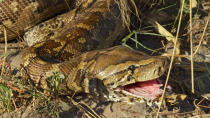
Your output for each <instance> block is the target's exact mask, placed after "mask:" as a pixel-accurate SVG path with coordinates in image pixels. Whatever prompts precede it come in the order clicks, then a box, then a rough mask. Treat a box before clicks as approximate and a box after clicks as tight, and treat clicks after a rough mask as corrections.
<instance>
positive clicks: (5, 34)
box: [1, 27, 7, 76]
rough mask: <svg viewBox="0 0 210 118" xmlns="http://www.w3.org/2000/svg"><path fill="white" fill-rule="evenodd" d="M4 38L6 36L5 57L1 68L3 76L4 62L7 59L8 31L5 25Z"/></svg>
mask: <svg viewBox="0 0 210 118" xmlns="http://www.w3.org/2000/svg"><path fill="white" fill-rule="evenodd" d="M4 38H5V47H4V58H3V63H2V68H1V76H2V75H3V73H4V64H5V61H6V53H7V31H6V28H5V27H4Z"/></svg>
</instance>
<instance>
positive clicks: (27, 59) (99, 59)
mask: <svg viewBox="0 0 210 118" xmlns="http://www.w3.org/2000/svg"><path fill="white" fill-rule="evenodd" d="M23 1H24V0H23ZM25 1H27V0H25ZM47 1H48V2H49V1H50V0H47ZM48 2H47V3H48ZM35 3H39V1H35ZM2 4H3V3H2ZM4 4H6V2H5V3H4ZM74 4H76V6H78V7H77V8H75V9H73V10H72V11H70V12H67V13H65V14H64V15H62V16H61V17H63V18H67V19H68V18H70V19H71V20H70V22H68V23H66V24H65V25H64V26H63V27H62V30H60V31H59V33H57V34H59V35H57V34H56V35H57V36H55V37H54V38H49V39H47V40H46V41H41V42H38V43H35V44H34V45H32V46H31V47H29V48H27V49H26V51H25V52H24V56H23V60H24V62H23V66H24V70H25V71H26V74H27V75H29V77H30V78H31V80H32V81H33V82H34V83H35V84H36V85H39V86H40V87H41V88H43V89H45V90H49V84H50V82H49V81H48V79H47V78H49V77H51V75H52V74H53V73H54V72H55V71H56V72H60V73H62V74H64V76H65V81H64V82H63V81H62V82H63V83H62V82H61V83H62V84H61V85H60V87H61V91H63V93H64V94H65V93H69V90H71V91H73V92H86V93H93V92H94V93H103V94H105V95H106V96H107V97H109V98H110V99H115V97H116V95H115V93H113V90H114V89H117V88H118V87H119V86H121V87H122V86H125V85H128V84H132V83H136V82H142V81H148V80H153V79H156V78H158V77H160V76H161V75H162V74H163V73H164V71H165V68H166V65H167V59H166V58H165V57H161V56H159V57H150V56H148V55H146V54H144V53H141V52H137V51H132V50H130V49H128V48H126V47H122V46H117V47H113V48H108V47H110V46H111V45H112V42H113V41H114V40H115V39H117V36H118V35H120V34H121V33H123V32H125V29H126V28H125V27H123V25H122V24H123V23H122V20H121V17H120V11H119V8H118V6H117V4H116V3H115V0H84V1H83V2H81V4H79V5H77V4H78V3H77V2H76V3H74ZM48 6H50V5H48ZM0 13H1V12H0ZM72 14H73V15H72ZM65 16H66V17H65ZM35 18H36V17H35ZM1 19H3V18H1ZM6 21H7V20H4V22H3V23H4V25H6V23H5V22H6ZM46 22H50V21H46ZM15 23H19V22H18V20H17V21H15V22H14V24H15ZM36 23H37V22H36ZM36 23H35V24H36ZM33 25H34V24H33ZM31 26H32V25H31V24H30V25H29V27H31ZM20 31H21V30H20ZM104 48H108V49H104ZM93 49H101V50H95V51H91V52H87V51H90V50H93ZM84 52H87V53H84ZM121 94H122V93H121ZM120 96H122V95H120Z"/></svg>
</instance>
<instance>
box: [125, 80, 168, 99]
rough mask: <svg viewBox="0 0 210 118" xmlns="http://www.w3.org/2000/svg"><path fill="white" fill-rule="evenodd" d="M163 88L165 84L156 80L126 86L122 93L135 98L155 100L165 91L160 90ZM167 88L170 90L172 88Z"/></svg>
mask: <svg viewBox="0 0 210 118" xmlns="http://www.w3.org/2000/svg"><path fill="white" fill-rule="evenodd" d="M162 86H163V84H162V83H161V81H160V80H159V79H154V80H149V81H145V82H136V83H133V84H129V85H126V86H124V87H123V88H122V92H123V93H125V94H129V95H132V96H135V97H143V98H146V99H151V100H153V99H155V98H157V97H159V96H160V95H161V94H162V92H163V89H161V88H160V87H162ZM167 88H169V89H170V86H168V87H167Z"/></svg>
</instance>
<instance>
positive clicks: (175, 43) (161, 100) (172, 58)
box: [156, 0, 185, 118]
mask: <svg viewBox="0 0 210 118" xmlns="http://www.w3.org/2000/svg"><path fill="white" fill-rule="evenodd" d="M184 2H185V0H183V1H182V4H181V5H182V6H181V14H180V17H179V24H178V28H177V33H176V38H175V41H174V48H173V53H172V57H171V62H170V65H169V70H168V73H167V78H166V82H165V85H164V89H163V94H162V96H161V99H160V105H159V107H158V111H157V115H156V118H158V116H159V112H160V108H161V105H162V102H163V97H164V95H165V91H166V88H167V84H168V80H169V76H170V73H171V68H172V64H173V60H174V54H175V50H176V45H177V39H178V36H179V30H180V25H181V21H182V13H183V8H184Z"/></svg>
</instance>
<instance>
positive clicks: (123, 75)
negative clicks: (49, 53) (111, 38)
mask: <svg viewBox="0 0 210 118" xmlns="http://www.w3.org/2000/svg"><path fill="white" fill-rule="evenodd" d="M76 60H80V63H79V64H78V65H77V66H76V68H75V71H74V72H73V71H72V72H71V73H70V74H69V77H71V82H70V81H69V82H68V86H69V87H70V89H75V88H76V89H77V90H78V92H86V93H91V94H96V93H99V94H100V93H102V94H104V95H105V96H106V97H107V98H109V99H111V100H115V101H116V100H121V98H122V96H128V95H129V96H132V97H134V98H135V97H140V95H141V97H142V96H143V97H144V98H148V99H155V98H156V97H157V96H158V95H159V94H161V93H162V90H160V89H159V88H160V86H162V84H161V82H160V80H157V78H158V77H160V76H162V75H163V73H164V72H165V70H166V68H167V66H168V63H167V58H166V57H162V56H149V55H147V54H145V53H142V52H140V51H134V50H131V49H129V48H126V47H123V46H116V47H113V48H109V49H104V50H97V51H91V52H87V53H84V54H82V55H81V56H80V57H78V58H77V59H75V61H76ZM72 78H73V79H72ZM69 79H70V78H69ZM141 86H142V87H143V88H150V89H152V87H153V86H154V87H155V88H156V89H157V92H156V93H155V92H153V93H151V94H154V95H150V93H147V92H149V91H146V89H142V90H143V91H141V93H142V92H143V94H140V91H134V92H133V90H135V89H136V88H138V90H141ZM145 86H146V87H145ZM144 95H146V96H144ZM116 96H117V97H116Z"/></svg>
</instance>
